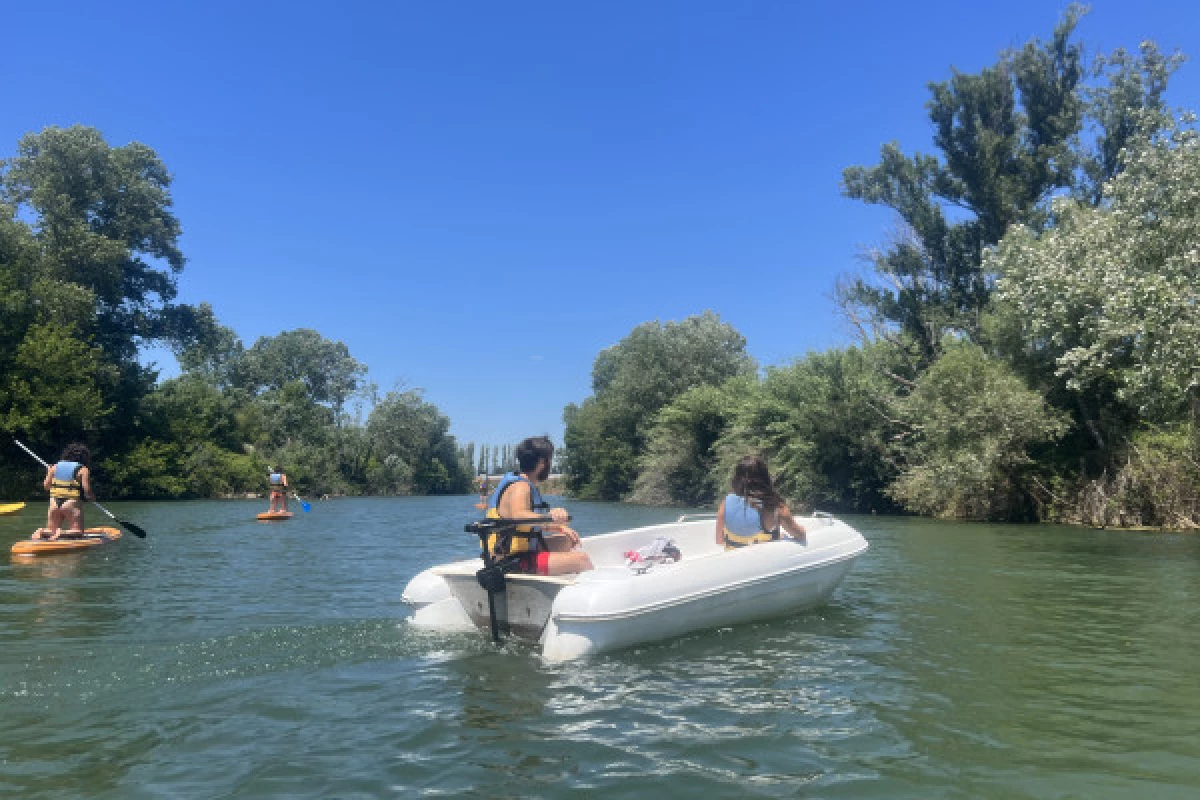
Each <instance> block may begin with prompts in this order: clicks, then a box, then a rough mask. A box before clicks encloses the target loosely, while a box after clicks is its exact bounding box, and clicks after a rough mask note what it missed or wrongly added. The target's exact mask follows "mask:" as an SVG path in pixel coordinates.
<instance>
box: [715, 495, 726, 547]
mask: <svg viewBox="0 0 1200 800" xmlns="http://www.w3.org/2000/svg"><path fill="white" fill-rule="evenodd" d="M717 544H719V545H721V546H722V547H724V546H725V501H724V500H722V501H721V505H719V506H717Z"/></svg>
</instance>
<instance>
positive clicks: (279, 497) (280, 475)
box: [267, 466, 288, 514]
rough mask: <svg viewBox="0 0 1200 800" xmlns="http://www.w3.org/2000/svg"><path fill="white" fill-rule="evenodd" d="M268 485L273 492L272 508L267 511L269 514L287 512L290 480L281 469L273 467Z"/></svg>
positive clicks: (268, 478)
mask: <svg viewBox="0 0 1200 800" xmlns="http://www.w3.org/2000/svg"><path fill="white" fill-rule="evenodd" d="M267 485H268V486H269V487H270V490H271V506H270V508H268V509H267V513H268V514H274V513H276V512H278V511H283V512H286V511H287V510H288V507H287V490H288V479H287V475H285V474H284V472H283V469H282V468H281V467H279V466H274V467H271V474H270V475H268V476H267Z"/></svg>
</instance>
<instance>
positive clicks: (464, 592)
mask: <svg viewBox="0 0 1200 800" xmlns="http://www.w3.org/2000/svg"><path fill="white" fill-rule="evenodd" d="M798 521H799V522H801V523H802V524H804V525H805V528H806V529H807V530H808V535H807V537H806V540H805V541H804V542H797V541H791V540H784V541H779V542H769V543H766V544H759V545H755V546H753V547H746V548H741V549H738V550H732V551H725V550H724V549H723V548H721V547H719V546H718V545H717V544H716V542H715V535H714V527H713V526H714V523H713V522H712V521H711V520H699V521H693V522H678V523H671V524H667V525H656V526H650V527H646V528H636V529H632V530H628V531H618V532H616V533H611V534H605V535H602V536H595V537H589V538H587V539H584V549H585V550H586V551H587V552H588V554H589V555H590V556H591V558H592V561H593V563H594V564H596V565H597V567H596V569H595V570H592V571H589V572H585V573H582V574H580V575H577V576H556V577H539V576H532V575H509V576H507V589H506V591H505V592H503V593H497V594H496V595H495V598H494V599H495V602H496V608H497V621H498V622H499V627H500V629H501V630H503V631H505V632H507V633H510V634H512V635H515V636H519V637H521V638H525V639H529V640H531V641H535V642H538V643H540V644H541V647H542V654H543V656H544V657H545V658H546V659H547V660H550V661H564V660H568V659H573V658H579V657H581V656H585V655H588V654H592V653H599V652H604V651H607V650H614V649H619V648H623V647H629V646H631V645H636V644H642V643H645V642H651V641H657V640H661V639H666V638H670V637H674V636H680V635H683V634H687V633H692V632H694V631H699V630H704V629H708V628H716V627H725V626H730V625H737V624H741V623H745V622H751V621H755V620H761V619H768V618H771V617H778V616H782V615H786V614H791V613H795V612H797V611H802V610H804V609H807V608H812V607H813V606H817V605H820V604H821V603H824V602H825V601H827V600H828V599H829V597H830V595H831V594H833V592H834V590H835V589H836V588H837V586H838V585H839V584H840V583H841V581H842V579H843V578H844V577H845V576H846V574H847V573H848V572H849V571H850V569H851V568H852V566H853V564H854V561H855V560H856V559H857V558H858V557H859V556H860V555H861V554H862V553H863V552H865V551H866V549H867V546H868V545H867V542H866V540H865V539H863V537H862V536H861V535H860V534H859V533H858V532H857V531H855V530H853V529H852V528H850V527H849V526H848V525H846V524H845V523H844V522H841V521H839V520H834V519H832V518H830V517H824V516H823V517H816V518H798ZM659 536H666V537H668V538H671V539H673V540H674V541H675V542H676V544H677V545H678V546H679V549H680V550H681V551H682V552H683V558H682V560H680V561H678V562H673V563H666V564H659V565H655V566H654V567H652V568H650V569H649V570H648V571H646V572H643V573H639V572H637V571H635V570H632V569H631V568H630V567H628V566H627V565H626V564H625V561H624V553H625V552H626V551H628V550H632V549H636V548H637V547H639V546H642V545H645V544H648V543H650V542H652V541H654V539H655V538H656V537H659ZM480 566H481V561H480V560H479V559H471V560H467V561H460V562H457V563H454V564H446V565H443V566H440V567H433V568H431V569H428V570H426V571H424V572H422V573H421V574H420V575H418V576H416V577H415V578H414V579H413V580H412V581H411V582H410V583H409V585H408V587H407V588H406V589H405V592H404V597H403V599H404V602H406V603H407V604H408V605H410V606H411V607H412V608H413V609H414V614H413V617H412V622H413V624H414V625H417V626H419V627H425V628H433V629H440V630H451V629H463V628H467V629H469V628H472V627H475V628H481V629H483V630H488V629H489V628H490V615H489V612H488V605H487V600H488V598H487V592H486V591H485V590H484V589H483V588H482V587H480V586H479V583H478V580H477V579H476V577H475V573H476V571H477V570H478V569H479V568H480Z"/></svg>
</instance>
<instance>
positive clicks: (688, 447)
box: [629, 376, 757, 506]
mask: <svg viewBox="0 0 1200 800" xmlns="http://www.w3.org/2000/svg"><path fill="white" fill-rule="evenodd" d="M756 389H757V381H756V380H755V379H754V378H753V377H750V376H743V377H738V378H733V379H731V380H729V381H726V382H725V383H724V384H722V385H721V386H697V387H695V388H694V389H689V390H688V391H686V392H684V393H683V394H681V395H680V396H679V397H677V398H675V400H673V401H672V402H671V403H670V404H668V405H666V406H664V407H663V408H662V409H661V410H660V411H659V412H658V415H657V416H656V418H655V420H654V425H653V427H652V428H651V429H650V434H649V443H648V444H647V447H646V451H645V453H643V454H642V456H641V459H640V462H639V464H638V476H637V481H636V483H635V485H634V490H633V493H632V494H631V495H630V498H629V499H630V500H631V501H632V502H635V503H646V504H649V505H681V506H704V505H709V504H711V503H712V502H713V501H714V499H715V498H716V497H717V493H718V491H719V489H720V488H721V487H722V486H723V483H722V482H721V481H720V478H719V477H717V475H716V473H717V470H716V462H717V458H718V454H717V449H716V444H717V442H718V441H719V440H720V438H721V436H722V434H724V433H725V432H726V430H727V429H728V428H729V426H730V425H731V424H732V423H733V421H734V419H735V418H736V416H737V414H738V412H739V410H740V409H741V406H742V404H743V403H744V402H745V401H746V399H747V398H748V396H749V395H750V394H751V393H752V392H753V391H755V390H756Z"/></svg>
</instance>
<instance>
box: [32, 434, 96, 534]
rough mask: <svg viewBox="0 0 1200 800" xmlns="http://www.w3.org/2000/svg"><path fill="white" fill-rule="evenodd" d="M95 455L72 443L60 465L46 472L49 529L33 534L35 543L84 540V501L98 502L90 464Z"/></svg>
mask: <svg viewBox="0 0 1200 800" xmlns="http://www.w3.org/2000/svg"><path fill="white" fill-rule="evenodd" d="M91 460H92V455H91V453H90V452H89V451H88V449H87V446H86V445H82V444H80V443H79V442H72V443H71V444H69V445H67V446H66V448H65V449H63V454H62V458H61V459H59V462H58V463H57V464H53V465H51V466H50V467H48V468H47V469H46V479H45V480H44V481H42V488H44V489H46V490H48V491H49V492H50V509H49V511H47V513H46V527H44V528H39V529H38V530H36V531H34V534H33V538H34V539H50V540H54V539H58V538H59V537H61V536H63V535H64V534H63V531H62V529H63V528H64V527H65V528H66V529H67V531H66V534H65V535H66V536H68V537H72V538H75V537H80V536H83V499H84V498H85V497H86V498H87V499H88V500H91V501H93V502H95V500H96V495H95V494H94V493H93V492H92V474H91V471H90V470H89V469H88V464H89V463H90V462H91Z"/></svg>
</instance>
